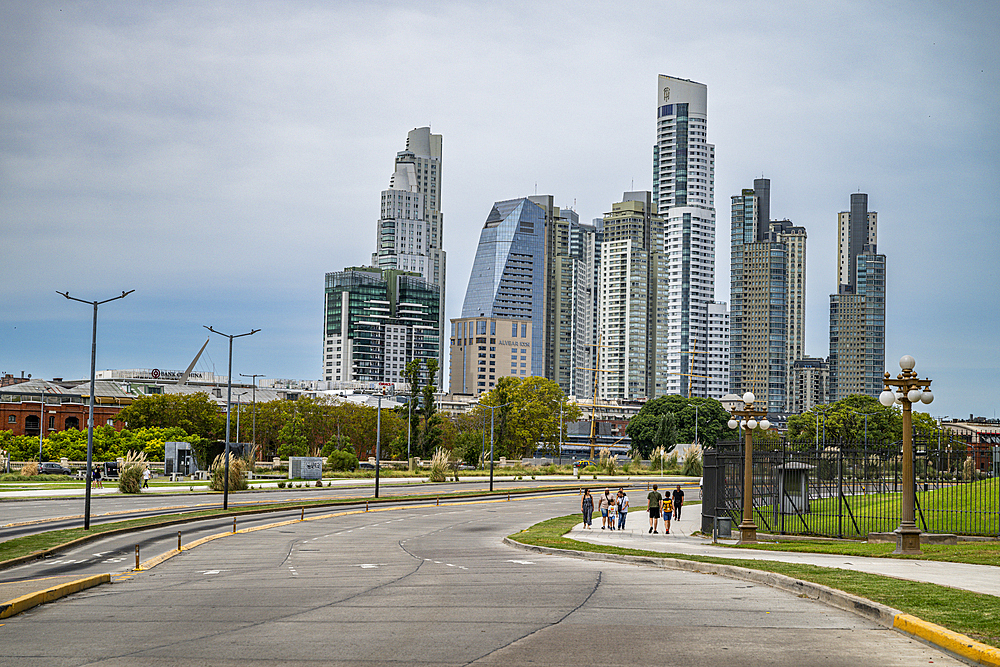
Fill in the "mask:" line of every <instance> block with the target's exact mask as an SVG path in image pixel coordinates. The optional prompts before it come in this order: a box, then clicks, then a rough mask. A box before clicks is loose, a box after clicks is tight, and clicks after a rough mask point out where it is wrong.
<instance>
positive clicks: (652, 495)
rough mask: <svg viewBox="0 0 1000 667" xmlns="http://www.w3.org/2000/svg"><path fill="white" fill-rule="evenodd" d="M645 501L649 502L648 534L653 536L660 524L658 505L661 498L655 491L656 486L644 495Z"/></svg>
mask: <svg viewBox="0 0 1000 667" xmlns="http://www.w3.org/2000/svg"><path fill="white" fill-rule="evenodd" d="M646 500H648V501H649V504H648V505H647V508H648V511H649V532H651V533H653V534H654V535H655V534H656V533H657V530H656V529H657V527H658V526H659V522H660V503H661V502H663V496H661V495H660V492H659V491H657V490H656V484H654V485H653V490H652V491H650V492H649V493H648V494H647V495H646Z"/></svg>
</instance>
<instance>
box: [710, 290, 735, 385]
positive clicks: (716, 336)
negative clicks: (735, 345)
mask: <svg viewBox="0 0 1000 667" xmlns="http://www.w3.org/2000/svg"><path fill="white" fill-rule="evenodd" d="M729 317H730V315H729V307H728V306H727V305H726V303H724V302H721V303H710V304H708V346H707V347H706V348H705V352H706V354H707V359H708V395H707V398H714V399H716V400H718V399H721V398H722V397H723V396H725V395H726V394H728V393H729V336H730V333H729V327H730V324H729Z"/></svg>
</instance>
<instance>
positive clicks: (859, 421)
mask: <svg viewBox="0 0 1000 667" xmlns="http://www.w3.org/2000/svg"><path fill="white" fill-rule="evenodd" d="M866 415H867V418H866ZM866 421H867V425H868V430H867V442H870V443H886V442H895V441H898V440H900V439H902V437H903V412H902V408H901V407H900V406H898V405H893V406H890V407H888V408H887V407H885V406H884V405H882V404H881V403H879V401H878V399H877V398H875V397H872V396H863V395H861V394H854V395H852V396H848V397H847V398H843V399H841V400H839V401H837V402H835V403H828V404H826V405H818V406H816V407H814V408H812V409H811V410H809V411H808V412H804V413H802V414H801V415H793V416H791V417H789V418H788V433H787V437H788V440H789V441H793V440H794V441H798V442H802V443H803V446H807V445H808V443H809V442H810V441H811V442H816V441H817V440H823V439H824V433H825V440H826V441H827V442H851V443H857V444H862V443H864V442H866V438H865V435H866V434H865V423H866ZM824 428H825V430H824ZM913 430H914V435H915V436H916V437H917V438H924V439H930V438H936V437H938V436H939V435H940V437H941V438H942V444H947V443H948V442H951V440H952V438H956V437H957V436H955V435H954V433H953V432H952V431H950V430H947V429H946V430H944V431H941V432H940V433H939V429H938V425H937V422H936V421H934V418H933V417H931V416H930V414H928V413H926V412H918V411H916V410H914V411H913ZM817 436H818V437H817ZM955 441H956V442H957V441H958V440H957V439H956V440H955Z"/></svg>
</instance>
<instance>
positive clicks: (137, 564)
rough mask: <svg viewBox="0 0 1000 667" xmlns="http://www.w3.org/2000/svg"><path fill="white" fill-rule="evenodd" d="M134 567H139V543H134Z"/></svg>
mask: <svg viewBox="0 0 1000 667" xmlns="http://www.w3.org/2000/svg"><path fill="white" fill-rule="evenodd" d="M135 569H137V570H138V569H139V545H138V544H137V545H135Z"/></svg>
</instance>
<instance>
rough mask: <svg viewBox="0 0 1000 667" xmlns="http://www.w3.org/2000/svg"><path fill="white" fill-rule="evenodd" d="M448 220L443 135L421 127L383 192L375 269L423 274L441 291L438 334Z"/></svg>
mask: <svg viewBox="0 0 1000 667" xmlns="http://www.w3.org/2000/svg"><path fill="white" fill-rule="evenodd" d="M443 228H444V214H443V213H442V212H441V135H440V134H431V129H430V128H429V127H418V128H416V129H414V130H410V132H409V133H408V134H407V135H406V149H405V150H402V151H400V152H399V153H397V154H396V166H395V171H394V172H393V174H392V177H391V178H390V179H389V188H388V189H387V190H383V191H382V201H381V213H380V216H379V222H378V229H377V238H376V241H375V243H376V245H375V247H376V250H375V252H374V253H372V265H373V266H375V267H378V268H380V269H400V270H403V271H411V272H416V273H419V274H420V275H421V276H423V277H424V279H425V280H427V281H428V282H430V283H432V284H434V285H437V286H438V288H439V289H440V304H439V306H438V313H439V314H440V321H439V323H438V330H439V331H445V312H444V302H445V268H446V267H445V259H446V258H445V252H444V250H442V249H441V243H442V240H443Z"/></svg>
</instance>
